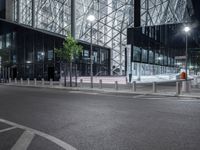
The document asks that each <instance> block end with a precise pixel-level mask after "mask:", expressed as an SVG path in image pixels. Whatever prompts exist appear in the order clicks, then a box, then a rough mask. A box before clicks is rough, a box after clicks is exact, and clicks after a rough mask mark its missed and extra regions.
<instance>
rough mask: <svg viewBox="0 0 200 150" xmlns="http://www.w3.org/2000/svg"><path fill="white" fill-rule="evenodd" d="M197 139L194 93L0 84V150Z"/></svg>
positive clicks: (192, 143) (173, 149)
mask: <svg viewBox="0 0 200 150" xmlns="http://www.w3.org/2000/svg"><path fill="white" fill-rule="evenodd" d="M199 141H200V100H198V99H190V98H177V97H164V96H149V95H130V94H129V95H125V94H118V95H116V94H112V93H111V94H102V93H101V94H98V93H91V92H85V93H84V92H81V91H66V90H55V89H43V88H25V87H11V86H3V85H0V150H10V149H11V150H23V149H27V150H62V149H64V147H67V146H69V147H68V149H70V146H71V147H72V149H73V148H75V149H77V150H199V149H200V142H199ZM20 146H21V148H20ZM62 146H63V147H62ZM22 147H23V148H22ZM66 149H67V148H66Z"/></svg>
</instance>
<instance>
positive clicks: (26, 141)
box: [11, 131, 35, 150]
mask: <svg viewBox="0 0 200 150" xmlns="http://www.w3.org/2000/svg"><path fill="white" fill-rule="evenodd" d="M34 136H35V135H34V133H32V132H29V131H24V133H23V134H22V135H21V136H20V138H19V139H18V140H17V142H16V143H15V145H14V146H13V147H12V148H11V150H27V148H28V146H29V145H30V144H31V141H32V140H33V138H34Z"/></svg>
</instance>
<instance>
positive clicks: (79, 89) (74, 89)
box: [0, 84, 200, 99]
mask: <svg viewBox="0 0 200 150" xmlns="http://www.w3.org/2000/svg"><path fill="white" fill-rule="evenodd" d="M0 85H4V86H15V87H29V88H43V89H57V90H73V91H87V92H99V93H112V94H133V95H141V94H142V95H149V96H152V95H155V96H168V97H183V98H196V99H200V95H199V96H198V95H176V94H175V93H174V94H164V93H144V92H137V91H136V92H131V91H130V92H129V91H120V90H117V91H114V90H113V91H108V90H106V89H89V88H80V87H56V86H54V87H48V86H34V85H16V84H0Z"/></svg>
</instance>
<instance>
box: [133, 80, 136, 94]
mask: <svg viewBox="0 0 200 150" xmlns="http://www.w3.org/2000/svg"><path fill="white" fill-rule="evenodd" d="M132 89H133V92H136V82H135V81H133V84H132Z"/></svg>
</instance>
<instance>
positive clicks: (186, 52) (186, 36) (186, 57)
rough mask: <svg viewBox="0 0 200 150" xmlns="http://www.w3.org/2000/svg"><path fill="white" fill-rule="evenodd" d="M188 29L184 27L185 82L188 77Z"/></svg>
mask: <svg viewBox="0 0 200 150" xmlns="http://www.w3.org/2000/svg"><path fill="white" fill-rule="evenodd" d="M190 30H191V29H190V27H188V26H185V27H184V31H185V33H186V34H185V39H186V40H185V43H186V47H185V73H186V78H185V79H186V80H187V79H188V75H187V70H188V69H187V65H188V32H189V31H190Z"/></svg>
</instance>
